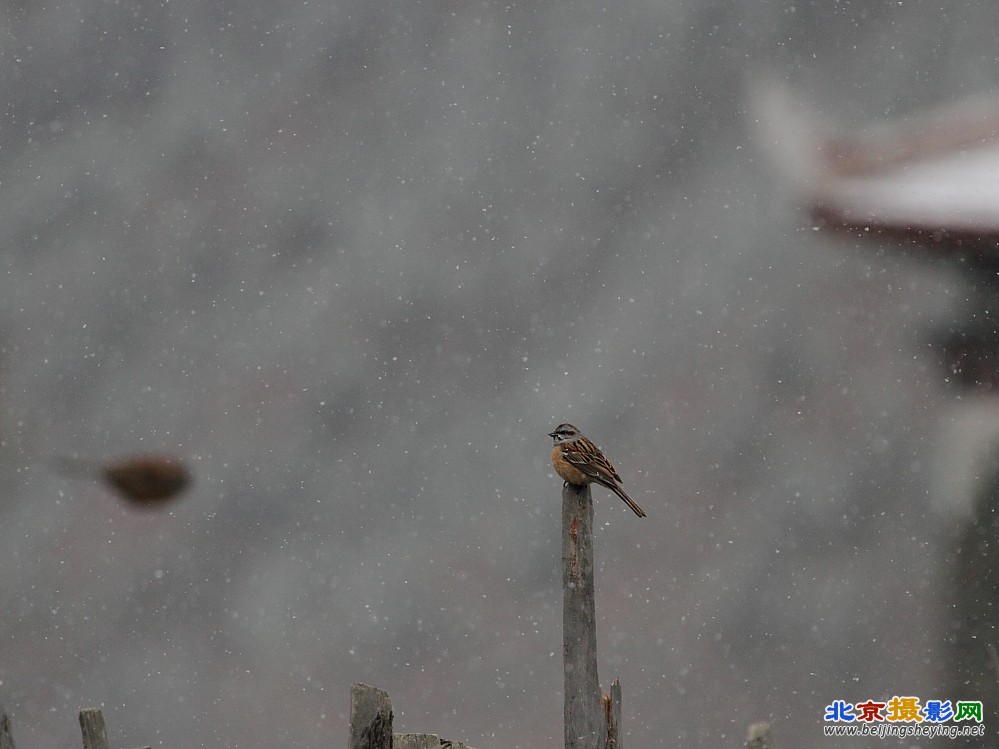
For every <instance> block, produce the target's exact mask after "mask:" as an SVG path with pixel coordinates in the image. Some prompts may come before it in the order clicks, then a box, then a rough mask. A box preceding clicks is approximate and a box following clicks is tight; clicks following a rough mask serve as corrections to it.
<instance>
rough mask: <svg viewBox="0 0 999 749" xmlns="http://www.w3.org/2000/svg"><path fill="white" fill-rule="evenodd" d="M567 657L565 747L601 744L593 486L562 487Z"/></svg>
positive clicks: (564, 650) (596, 748)
mask: <svg viewBox="0 0 999 749" xmlns="http://www.w3.org/2000/svg"><path fill="white" fill-rule="evenodd" d="M562 657H563V661H564V666H565V749H602V746H601V745H602V744H603V743H604V741H603V740H602V739H603V737H600V738H599V739H598V736H599V734H601V733H602V731H601V728H602V727H603V725H602V724H603V723H604V720H603V715H602V714H601V713H602V710H601V695H600V680H599V679H598V678H597V619H596V605H595V602H594V584H593V497H592V495H591V494H590V487H588V486H574V485H572V484H566V485H565V486H564V487H563V488H562Z"/></svg>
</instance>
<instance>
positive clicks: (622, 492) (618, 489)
mask: <svg viewBox="0 0 999 749" xmlns="http://www.w3.org/2000/svg"><path fill="white" fill-rule="evenodd" d="M606 486H607V488H608V489H610V490H611V491H612V492H614V493H615V494H616V495H617V496H619V497H620V498H621V499H623V500H624V503H625V504H626V505H628V507H630V508H631V511H632V512H633V513H635V514H636V515H638V517H640V518H644V517H647V516H646V514H645V510H643V509H642V508H641V507H639V506H638V503H637V502H636V501H635V500H633V499H632V498H631V497H629V496H628V493H627V492H626V491H625V490H624V489H622V488H621V487H620V486H618V485H617V484H607V485H606Z"/></svg>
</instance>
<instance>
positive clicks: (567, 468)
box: [552, 445, 593, 486]
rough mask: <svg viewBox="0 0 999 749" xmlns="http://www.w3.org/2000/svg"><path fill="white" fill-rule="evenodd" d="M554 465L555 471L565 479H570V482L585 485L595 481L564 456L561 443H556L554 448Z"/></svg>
mask: <svg viewBox="0 0 999 749" xmlns="http://www.w3.org/2000/svg"><path fill="white" fill-rule="evenodd" d="M552 465H553V466H554V467H555V473H557V474H558V475H559V476H561V477H562V479H563V480H564V481H568V482H569V483H570V484H575V485H576V486H583V485H585V484H589V483H591V482H592V481H593V479H592V478H590V477H589V476H587V475H586V474H585V473H583V472H582V471H580V470H579V469H578V468H576V467H575V466H574V465H572V464H571V463H569V462H568V461H567V460H566V459H565V458H563V457H562V446H561V445H555V447H553V448H552Z"/></svg>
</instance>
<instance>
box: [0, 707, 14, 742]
mask: <svg viewBox="0 0 999 749" xmlns="http://www.w3.org/2000/svg"><path fill="white" fill-rule="evenodd" d="M0 749H14V734H13V732H12V731H11V730H10V718H9V717H8V716H7V711H6V710H4V709H3V708H2V707H0Z"/></svg>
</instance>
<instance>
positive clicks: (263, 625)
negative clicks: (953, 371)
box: [0, 0, 999, 749]
mask: <svg viewBox="0 0 999 749" xmlns="http://www.w3.org/2000/svg"><path fill="white" fill-rule="evenodd" d="M940 5H941V4H940V3H939V2H937V3H930V2H921V1H920V0H915V1H913V2H906V3H901V4H900V3H891V4H888V3H883V2H851V3H826V2H801V3H784V2H752V1H751V2H733V1H729V2H674V1H672V0H664V1H661V2H644V1H643V0H628V1H626V2H621V3H611V4H607V3H597V2H590V0H580V1H579V2H573V3H567V2H532V3H522V4H516V3H515V4H511V3H491V2H475V3H456V2H448V1H447V0H441V1H439V2H412V1H408V2H395V1H390V2H383V3H377V2H371V1H370V0H363V1H358V0H344V2H337V3H324V2H318V3H317V2H302V1H299V2H289V1H286V0H277V1H273V0H272V1H270V2H253V1H247V2H230V1H221V2H210V3H205V2H193V1H192V0H170V1H169V2H165V1H163V0H157V1H156V2H142V1H141V0H140V1H138V2H132V1H131V0H126V1H125V2H114V3H112V2H105V1H102V0H77V1H76V2H73V1H72V0H70V1H69V2H61V3H36V2H12V3H9V4H7V5H5V7H4V8H3V9H2V11H0V19H2V20H0V23H2V27H0V64H2V69H3V75H2V77H0V87H2V90H3V97H2V119H0V247H2V250H0V262H2V266H0V268H2V272H0V447H2V452H0V704H3V705H4V706H6V708H7V709H8V710H9V711H10V713H11V715H12V718H13V721H14V729H15V738H16V740H17V742H18V745H19V747H20V748H21V749H35V748H39V749H40V748H41V747H48V746H76V745H78V742H79V738H78V729H77V725H76V718H75V712H76V710H77V709H78V708H80V707H83V706H100V707H102V708H103V710H104V714H105V717H106V718H107V720H108V725H109V732H110V734H111V743H112V745H113V746H125V747H127V746H140V745H144V744H146V743H152V744H153V745H154V746H161V745H162V746H224V747H244V746H245V747H253V746H294V747H320V746H331V745H332V746H340V745H342V742H344V741H345V737H346V710H347V700H348V689H349V685H350V684H351V683H352V682H354V681H364V682H367V683H371V684H374V685H377V686H380V687H382V688H384V689H387V690H388V691H389V692H390V693H391V696H392V698H393V701H394V704H395V709H396V726H397V729H399V730H406V731H432V732H436V733H439V734H441V735H443V736H446V737H450V738H456V739H463V740H465V741H467V742H468V743H469V744H471V745H472V746H475V747H477V748H478V749H490V748H496V749H498V748H501V747H502V748H507V747H536V746H542V745H548V746H556V745H558V744H559V742H561V736H562V727H561V710H562V700H561V691H560V690H561V682H562V663H561V657H560V649H561V586H560V571H559V566H560V559H559V532H560V531H559V488H560V485H561V482H560V481H559V480H557V479H556V477H555V476H554V473H553V471H552V470H551V467H550V465H549V463H548V454H549V449H550V442H551V441H550V439H549V438H548V437H547V436H546V433H547V432H548V431H550V430H551V429H552V427H553V426H555V424H557V423H558V422H560V421H564V420H570V421H572V422H574V423H576V424H577V425H579V426H580V427H581V428H582V429H583V430H584V431H585V432H586V433H587V434H589V435H590V436H591V437H592V438H593V439H594V440H595V441H597V442H598V443H599V444H600V445H601V446H603V447H604V448H605V449H606V451H607V453H608V454H609V455H610V457H611V458H612V459H613V460H614V462H615V463H616V464H617V467H618V469H619V470H620V472H621V473H622V475H623V476H624V478H625V485H626V487H627V488H628V489H629V491H630V492H631V494H632V496H634V497H635V499H636V500H637V501H638V502H639V503H640V504H641V505H643V506H644V507H645V509H646V511H647V512H648V514H649V518H648V520H642V521H640V520H638V519H637V518H635V517H634V516H632V515H631V514H630V513H629V512H628V511H627V509H626V508H625V507H624V505H623V504H622V503H621V502H620V501H619V500H618V499H617V498H615V497H614V496H613V495H611V494H610V493H608V492H604V491H602V490H597V491H595V492H594V494H595V497H596V513H597V527H598V533H597V537H596V540H595V552H596V559H597V565H598V570H597V575H598V579H597V606H598V616H599V620H598V634H599V637H600V652H599V655H600V668H601V678H602V680H603V682H604V683H605V685H609V683H610V681H611V679H612V678H613V677H615V676H619V677H620V678H621V680H622V683H623V686H624V699H625V728H626V730H627V731H628V739H627V741H628V744H629V746H632V747H667V746H670V747H672V746H681V747H700V746H704V747H718V746H738V745H739V744H740V742H741V741H742V737H743V735H744V731H745V726H746V725H747V724H748V723H749V722H751V721H753V720H759V719H769V720H772V721H773V723H774V725H775V730H776V732H777V736H778V738H780V737H784V738H785V741H784V743H783V745H784V746H792V745H798V746H805V745H808V744H811V745H813V746H814V745H818V744H819V743H821V745H823V746H832V745H834V744H833V742H832V741H826V740H823V739H821V735H820V731H821V729H820V726H821V716H822V710H823V707H824V706H825V705H826V704H828V703H829V702H830V701H832V700H833V699H840V698H841V699H846V700H848V701H851V700H862V699H866V698H868V697H878V696H881V695H889V696H890V695H892V694H914V695H920V696H922V697H930V696H941V692H942V691H943V687H942V684H943V683H944V681H943V678H942V676H941V674H942V673H943V672H944V671H945V670H946V663H947V659H948V655H947V626H946V621H945V620H946V616H945V609H946V605H947V604H946V596H945V595H944V592H945V591H944V589H945V588H946V587H947V585H948V583H947V580H946V567H945V566H944V565H943V564H942V560H945V559H946V557H947V548H948V544H949V543H950V542H951V539H952V537H953V529H952V525H953V522H952V517H951V514H950V513H949V512H948V511H947V507H946V502H944V503H943V504H942V505H941V503H939V502H937V503H936V504H935V503H934V501H933V497H932V496H931V494H932V491H931V487H932V486H933V484H934V475H933V466H934V465H936V464H938V463H939V460H940V455H941V451H942V449H943V446H942V445H941V442H942V437H941V435H942V434H944V433H945V430H944V429H943V427H944V426H945V425H946V424H948V423H949V422H950V420H951V414H952V409H953V408H954V407H956V405H961V404H960V403H959V401H960V399H961V395H960V393H958V392H957V391H955V389H954V388H953V387H952V386H950V385H949V384H948V382H947V372H946V370H945V368H944V367H942V366H941V364H940V356H939V352H938V351H936V350H935V349H934V348H933V347H932V346H929V345H928V343H927V341H929V340H930V337H931V335H932V334H934V333H935V332H938V331H940V330H947V329H948V328H952V327H954V326H956V325H957V324H958V321H959V320H960V319H961V318H962V315H965V314H966V304H967V302H966V298H967V294H968V287H969V285H970V281H969V280H968V278H967V276H965V275H963V274H961V273H960V272H959V271H958V270H957V269H955V268H952V267H950V266H948V265H947V264H945V263H942V262H939V261H934V260H932V259H931V258H927V257H919V256H910V255H905V254H903V253H898V252H894V251H891V250H889V249H886V248H881V247H879V246H878V244H877V243H876V242H871V243H867V244H863V245H861V244H859V243H858V242H856V241H854V240H852V239H851V238H849V237H847V236H828V235H826V234H824V233H821V232H817V231H815V230H814V228H813V226H812V224H811V222H810V220H809V219H808V218H807V216H806V215H804V214H803V213H802V212H801V211H799V210H798V209H797V208H796V206H795V203H794V195H793V194H790V193H789V191H788V190H786V189H784V188H783V186H782V184H781V182H780V180H779V179H778V178H777V176H776V175H777V174H778V172H779V169H775V168H774V164H773V163H772V162H771V156H770V151H768V148H769V147H770V146H772V145H773V144H768V143H764V142H762V140H764V139H763V138H761V136H760V130H759V129H758V128H757V127H756V125H755V122H754V115H753V114H752V101H751V100H750V98H749V95H748V92H749V91H750V90H751V87H750V86H749V85H748V83H749V76H757V75H758V76H763V77H769V78H771V79H775V80H777V81H779V82H780V83H782V84H785V85H787V86H789V87H790V88H792V89H793V90H795V91H797V92H798V93H799V94H800V95H801V97H802V99H801V100H802V104H803V105H804V106H806V107H807V108H808V109H809V110H810V111H812V112H814V113H817V114H818V115H819V116H820V118H821V119H822V120H823V121H824V122H825V123H826V124H828V125H830V126H837V127H839V126H841V127H851V126H856V125H862V124H866V123H873V122H881V121H885V122H888V121H895V120H897V119H898V118H904V117H905V116H906V115H907V114H909V113H912V112H918V111H921V110H924V109H926V108H929V107H933V106H937V105H940V104H943V103H946V102H948V101H951V100H954V99H957V98H961V97H963V96H965V95H971V94H980V93H990V92H991V91H992V90H993V87H994V86H995V85H996V81H997V79H999V66H997V59H996V54H995V50H996V46H995V31H996V28H997V22H999V6H996V5H992V4H988V3H967V4H955V5H954V6H953V7H951V6H950V5H949V4H947V5H946V7H945V8H944V9H942V10H941V8H940ZM142 451H162V452H167V453H170V454H173V455H178V456H180V457H183V458H184V459H186V460H188V461H189V462H190V464H191V465H192V467H193V469H194V471H195V472H196V477H197V478H196V483H195V485H194V487H193V489H192V491H191V492H190V493H189V494H188V495H187V496H186V497H185V498H184V499H183V501H181V502H178V503H177V504H175V505H172V506H170V507H169V508H167V509H166V510H164V511H162V512H152V513H148V512H146V513H137V512H135V511H134V510H132V509H131V508H129V507H126V506H124V505H123V504H122V503H121V502H120V501H119V500H118V499H117V498H116V497H115V496H114V495H113V494H111V493H110V492H109V491H108V490H107V488H106V487H104V486H102V485H100V484H99V483H96V482H88V481H80V480H73V479H69V478H67V477H65V476H61V475H59V474H57V473H55V472H53V471H51V470H48V468H47V466H46V461H47V460H49V459H50V458H51V457H52V456H56V455H74V454H75V455H80V456H86V457H90V458H94V459H103V458H108V457H112V456H117V455H124V454H129V453H134V452H142ZM941 507H942V509H941ZM934 508H936V509H934ZM946 696H953V697H955V698H956V697H962V698H975V695H968V694H966V695H946ZM993 730H994V727H993ZM792 737H793V738H792ZM850 745H851V746H853V745H855V742H854V743H851V744H850Z"/></svg>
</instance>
